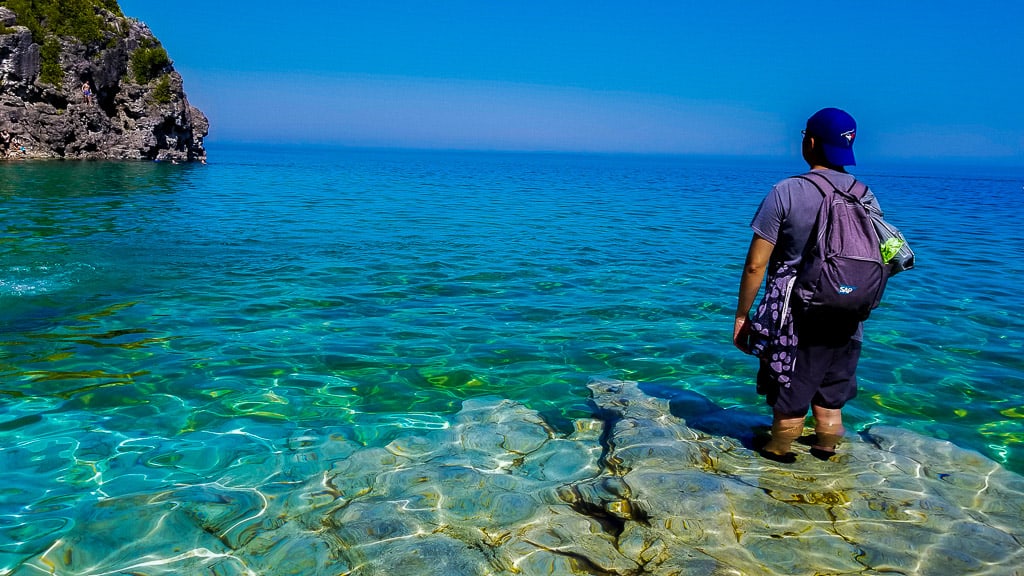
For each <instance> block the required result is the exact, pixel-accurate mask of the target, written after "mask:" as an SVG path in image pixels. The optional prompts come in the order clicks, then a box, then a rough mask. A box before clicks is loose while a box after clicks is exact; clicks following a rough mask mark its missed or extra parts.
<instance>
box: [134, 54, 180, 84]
mask: <svg viewBox="0 0 1024 576" xmlns="http://www.w3.org/2000/svg"><path fill="white" fill-rule="evenodd" d="M131 62H132V75H133V76H134V77H135V81H136V82H138V83H139V84H146V83H148V82H149V81H150V80H152V79H154V78H156V77H157V76H159V75H160V74H162V73H163V72H164V70H165V69H166V68H167V67H168V66H170V65H171V59H170V58H169V57H168V56H167V50H164V49H163V47H162V46H140V47H139V48H136V49H135V51H134V52H132V56H131Z"/></svg>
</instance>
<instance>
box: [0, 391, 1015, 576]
mask: <svg viewBox="0 0 1024 576" xmlns="http://www.w3.org/2000/svg"><path fill="white" fill-rule="evenodd" d="M589 387H590V391H591V395H592V400H593V404H594V406H595V411H594V414H595V417H594V418H593V419H582V420H577V421H576V423H575V430H574V431H573V432H572V433H570V434H567V435H564V434H558V433H556V432H555V431H554V429H553V428H552V427H551V426H549V425H548V423H547V422H545V420H544V419H543V418H542V417H541V416H540V415H539V414H538V413H537V412H535V411H533V410H529V409H527V408H525V407H524V406H523V405H521V404H519V403H516V402H512V401H509V400H503V399H498V398H483V399H473V400H467V401H465V402H464V404H463V406H462V409H461V410H460V411H459V412H458V413H457V414H455V415H454V416H453V417H452V418H451V419H450V420H448V421H446V422H444V423H443V424H442V425H437V426H430V427H427V428H425V429H422V430H410V431H408V433H405V434H402V435H400V436H398V437H396V438H395V439H394V440H392V441H390V443H388V444H387V445H384V446H367V445H365V444H363V443H361V442H359V441H358V440H357V439H356V437H355V436H354V434H352V433H351V431H350V430H345V429H343V428H339V429H337V430H329V431H324V430H317V431H313V430H306V431H301V432H296V433H295V434H293V435H292V437H290V438H288V439H287V440H286V441H284V442H280V443H276V444H274V443H270V444H269V445H268V442H269V441H265V440H263V439H261V438H258V437H254V436H251V435H247V434H245V433H242V432H241V431H234V432H230V431H229V432H226V433H223V434H213V433H210V432H196V433H194V434H195V436H196V437H195V438H194V439H193V440H194V442H196V443H197V445H202V446H203V449H204V450H218V449H221V447H220V444H222V443H226V442H231V443H232V446H233V448H232V450H234V452H232V454H233V455H234V457H239V458H245V459H247V460H248V462H249V463H250V464H253V463H260V462H262V466H263V467H264V468H265V469H266V471H267V472H268V474H267V475H266V476H263V477H259V475H253V476H245V475H237V474H231V473H227V474H224V475H223V476H221V477H217V478H203V477H202V474H201V471H200V472H195V479H194V481H192V482H188V481H187V478H186V476H185V475H184V474H183V475H181V476H179V477H178V479H177V481H176V482H174V483H169V484H168V485H167V486H166V487H164V488H163V489H161V490H159V491H155V492H152V493H141V492H137V491H136V492H130V491H129V492H125V493H123V494H113V491H114V490H113V489H114V487H110V491H111V494H107V495H106V496H103V497H98V498H97V499H96V500H95V502H93V503H92V504H90V505H87V506H79V507H77V508H76V509H75V511H74V513H75V515H76V516H75V519H74V522H73V523H70V524H69V525H68V526H64V527H53V529H52V530H51V532H52V533H54V534H58V533H60V536H59V537H51V539H50V541H46V540H45V539H40V540H39V548H40V552H38V553H36V554H34V555H33V556H32V557H31V558H27V559H26V560H25V561H24V562H23V563H22V564H21V565H20V567H18V568H15V570H14V572H13V573H16V574H37V573H47V574H53V573H55V574H121V573H133V574H199V573H203V574H207V573H210V574H222V575H228V574H353V575H357V574H359V575H367V574H388V575H390V576H397V575H414V574H415V575H419V574H464V575H471V574H494V575H498V574H509V575H511V574H520V575H523V574H526V575H533V574H591V575H639V574H663V575H669V574H766V575H770V574H813V573H828V574H880V573H887V574H999V575H1011V574H1021V568H1020V567H1021V566H1024V546H1022V541H1024V478H1022V477H1021V476H1019V475H1017V474H1014V473H1012V472H1009V471H1007V470H1005V469H1003V468H1002V467H1001V466H1000V465H999V464H997V463H995V462H993V461H991V460H989V459H987V458H985V457H983V456H981V455H980V454H978V453H975V452H971V451H967V450H963V449H960V448H958V447H956V446H954V445H952V444H951V443H948V442H945V441H941V440H935V439H931V438H927V437H923V436H919V435H916V434H914V433H911V432H908V431H904V430H900V429H895V428H888V427H874V428H871V429H869V430H867V431H865V432H863V433H862V434H861V435H860V436H859V437H850V438H849V439H848V440H847V441H846V442H845V443H844V444H843V445H842V446H841V455H840V456H838V457H835V458H834V459H833V461H828V462H821V461H818V460H817V459H814V458H811V457H809V456H808V455H807V454H806V453H801V454H800V455H799V457H798V460H797V462H796V463H795V464H790V465H780V464H776V463H773V462H769V461H766V460H764V459H761V458H759V457H758V456H757V455H756V454H755V453H754V452H753V451H751V450H750V449H749V448H748V447H746V446H744V443H743V442H741V441H740V440H737V439H735V438H732V437H729V436H722V435H717V434H711V433H708V432H706V431H702V430H700V429H698V428H694V427H690V426H688V425H687V422H686V420H684V419H683V418H680V417H678V416H676V415H673V409H672V402H671V399H664V398H658V397H654V396H651V395H648V394H646V393H645V392H644V391H642V390H641V387H640V386H639V385H638V384H637V383H635V382H628V381H617V380H594V381H592V382H591V384H590V385H589ZM240 443H241V444H240ZM242 444H245V446H247V447H240V446H242ZM804 450H806V449H804ZM193 457H194V456H191V455H189V453H188V452H187V451H186V452H178V453H177V454H176V455H168V457H167V459H166V460H165V461H163V465H164V466H166V467H168V468H175V467H181V469H182V470H184V469H185V467H186V465H187V464H190V463H189V462H188V460H189V459H190V458H193ZM195 464H196V463H195V462H192V463H191V465H192V467H193V468H195ZM122 472H123V473H130V472H131V470H127V471H122Z"/></svg>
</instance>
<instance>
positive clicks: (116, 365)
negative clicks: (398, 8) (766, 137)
mask: <svg viewBox="0 0 1024 576" xmlns="http://www.w3.org/2000/svg"><path fill="white" fill-rule="evenodd" d="M800 169H801V166H800V165H799V164H797V163H785V162H781V163H780V162H776V163H772V162H766V161H758V162H740V161H737V160H698V159H680V158H667V157H666V158H661V157H628V156H573V155H543V154H533V155H525V154H524V155H517V154H497V153H495V154H485V153H454V152H398V151H355V150H340V149H313V148H309V149H283V150H282V149H269V148H258V147H224V148H223V149H219V150H218V149H216V148H214V149H212V150H211V164H209V165H206V166H198V165H197V166H171V165H164V164H148V163H147V164H142V163H70V162H67V163H21V164H17V163H16V164H0V197H2V200H3V219H2V224H0V330H2V335H0V402H2V403H0V465H2V466H3V468H4V470H5V473H4V480H3V482H2V483H0V573H3V571H4V570H5V569H10V568H11V567H13V566H16V565H17V564H18V563H19V562H21V561H22V560H23V559H25V558H27V557H30V556H33V555H37V554H39V553H40V552H42V551H44V550H46V549H47V547H48V546H50V545H51V544H52V542H53V541H54V539H55V538H59V537H60V536H61V535H63V534H66V533H68V532H70V531H72V530H74V528H75V524H76V515H75V511H76V510H79V509H80V508H81V507H82V506H85V505H91V504H95V503H97V502H101V501H104V500H105V499H109V498H113V497H131V496H135V495H139V496H144V495H146V494H156V493H159V492H160V491H161V490H165V489H167V488H168V487H169V486H177V487H181V486H196V485H199V484H202V483H204V482H210V481H223V480H224V479H226V478H227V479H230V481H231V483H234V484H236V485H241V484H251V485H255V484H258V483H259V481H260V480H261V479H265V478H267V477H269V476H271V475H273V474H275V473H277V472H279V470H278V468H277V467H279V466H280V464H279V463H277V464H274V463H272V460H273V458H272V455H273V454H274V453H275V452H276V450H277V449H278V447H280V446H281V445H284V444H287V443H289V442H293V441H295V439H296V438H301V437H302V434H303V431H304V430H318V431H337V432H338V433H339V434H345V435H347V436H349V437H352V438H355V439H356V440H358V441H359V442H361V443H363V444H366V445H373V444H378V443H381V444H383V443H386V442H387V441H388V440H389V439H391V438H393V437H394V436H395V435H396V434H398V433H400V432H403V431H407V430H409V429H431V428H436V427H440V426H443V425H444V422H445V416H447V415H449V414H451V413H453V412H454V411H456V410H458V409H459V407H460V405H461V402H462V401H463V400H465V399H467V398H472V397H478V396H500V397H504V398H510V399H514V400H518V401H521V402H523V403H525V404H526V405H527V406H529V407H531V408H534V409H536V410H538V411H540V412H541V413H542V414H543V415H544V416H545V417H546V418H547V419H548V420H549V421H550V422H552V423H554V424H556V425H559V426H562V427H563V428H564V429H566V430H568V429H569V427H570V426H571V421H572V419H574V418H579V417H583V416H585V415H587V414H588V413H589V411H588V405H587V398H588V391H587V388H586V383H587V382H588V380H589V379H591V378H592V377H611V378H621V379H631V380H638V381H640V382H643V383H648V384H654V385H658V386H665V387H670V388H675V389H690V390H693V391H696V392H698V393H700V394H702V395H704V396H706V397H708V398H709V399H711V400H712V401H714V402H715V403H717V404H718V405H720V406H722V407H725V408H728V409H731V410H735V411H742V412H753V413H758V414H762V415H763V416H764V421H765V422H767V417H768V409H767V408H766V407H764V406H763V405H762V403H761V399H760V398H759V397H758V396H757V394H756V393H755V391H754V386H753V382H752V377H753V373H754V370H755V363H754V361H753V360H752V359H751V358H749V357H745V356H743V355H742V354H740V353H739V352H738V351H736V350H735V349H733V348H732V346H731V344H730V343H729V339H730V336H731V332H730V331H731V327H732V318H731V316H732V311H733V308H734V306H735V292H736V284H737V280H738V275H739V269H740V266H741V263H742V258H743V255H744V252H745V248H746V245H747V243H748V241H749V236H750V232H749V229H748V228H747V224H748V222H749V220H750V217H751V216H752V214H753V211H754V209H755V208H756V206H757V204H758V202H759V201H760V199H761V197H762V196H763V194H764V193H765V192H766V191H767V189H768V188H769V187H770V186H771V184H772V183H773V182H775V181H776V180H778V179H780V178H782V177H784V176H787V175H789V174H791V173H795V172H797V171H799V170H800ZM858 174H859V175H860V176H861V177H862V178H863V179H864V180H865V181H867V182H868V183H869V184H870V185H871V186H872V188H873V189H874V190H875V191H876V193H877V194H878V196H879V197H880V199H881V202H882V205H883V207H884V208H885V209H886V211H887V212H888V213H889V215H890V217H891V218H892V220H893V221H894V223H896V224H897V225H899V226H900V227H901V228H902V229H903V230H904V232H905V233H906V235H907V236H908V238H909V239H910V240H911V243H912V245H913V247H914V249H915V250H916V252H917V255H918V262H919V266H918V268H917V269H916V270H914V271H912V272H908V273H906V274H903V275H900V276H897V277H896V278H895V279H893V280H892V282H891V284H890V288H889V290H888V292H887V295H886V300H885V302H884V303H883V305H882V307H881V308H880V309H879V310H878V311H876V312H875V314H874V316H873V317H872V319H871V321H870V323H869V325H868V327H867V343H866V350H865V354H864V358H863V360H862V362H861V366H860V371H859V375H860V380H861V394H860V396H859V397H858V398H857V399H856V400H855V401H854V402H853V403H852V404H851V405H850V406H849V407H848V409H847V411H846V413H847V415H848V416H847V420H848V421H847V424H848V427H849V428H850V429H851V430H853V431H856V430H858V429H863V428H864V427H867V426H870V425H872V424H876V423H884V424H889V425H896V426H900V427H904V428H908V429H911V430H914V431H917V432H919V433H922V434H925V435H929V436H934V437H938V438H943V439H949V440H952V441H954V442H956V443H957V444H959V445H961V446H964V447H967V448H972V449H975V450H978V451H980V452H982V453H984V454H985V455H987V456H989V457H990V458H993V459H995V460H997V461H999V462H1002V463H1003V464H1004V465H1006V466H1007V467H1008V468H1010V469H1012V470H1015V471H1017V472H1024V458H1022V456H1024V450H1022V443H1024V359H1022V355H1021V352H1022V350H1021V348H1022V345H1024V344H1022V343H1024V328H1022V326H1021V322H1020V317H1021V316H1020V310H1021V309H1022V304H1024V296H1022V295H1021V291H1020V289H1019V284H1020V282H1021V280H1022V279H1024V263H1022V261H1021V259H1020V255H1021V254H1024V231H1022V228H1021V227H1020V225H1019V224H1017V223H1016V212H1018V210H1019V208H1018V206H1019V203H1018V200H1019V199H1020V198H1021V194H1022V186H1024V173H1022V172H1021V171H1013V170H1006V169H993V168H989V169H983V168H951V167H934V168H917V169H912V170H908V169H905V168H903V169H896V168H893V169H877V168H876V169H874V170H872V169H871V168H864V169H862V170H860V171H859V172H858ZM747 432H749V431H747ZM744 433H745V431H741V430H738V431H737V435H742V434H744ZM124 514H125V516H124V518H125V519H126V520H125V521H128V520H127V519H129V518H130V514H131V513H130V511H126V512H124Z"/></svg>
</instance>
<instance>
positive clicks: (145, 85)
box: [0, 6, 209, 162]
mask: <svg viewBox="0 0 1024 576" xmlns="http://www.w3.org/2000/svg"><path fill="white" fill-rule="evenodd" d="M95 16H96V17H97V18H98V19H100V20H101V21H102V23H103V27H102V30H103V32H102V36H101V37H99V38H98V39H93V40H87V41H83V40H80V39H78V38H75V37H73V36H68V35H62V36H59V37H57V36H53V35H51V36H48V41H50V42H51V43H52V46H54V47H59V48H58V49H59V59H57V60H55V61H54V62H53V65H54V66H57V65H58V64H59V66H58V67H57V68H56V72H54V73H56V74H58V75H59V76H58V78H59V79H58V80H52V79H51V80H50V81H47V80H46V79H44V74H43V68H44V65H45V64H46V58H45V51H46V49H45V47H44V46H41V45H40V42H41V40H40V39H39V38H37V37H35V36H34V34H33V32H32V30H30V29H29V28H28V27H27V26H23V25H20V22H19V20H20V19H19V16H18V15H17V14H15V13H14V12H13V11H12V10H10V9H9V8H7V7H3V6H0V158H35V159H43V158H60V159H105V160H160V161H171V162H189V161H199V162H202V161H205V159H206V149H205V148H204V146H203V138H204V137H205V136H206V135H207V133H208V131H209V122H208V120H207V118H206V116H205V115H204V114H203V113H202V112H201V111H200V110H199V109H198V108H196V107H194V106H192V105H191V104H190V103H189V101H188V98H187V96H186V95H185V91H184V88H183V83H182V78H181V75H180V74H178V72H176V71H175V70H174V67H173V64H172V63H171V61H170V60H169V59H157V60H155V61H153V62H145V63H146V64H150V63H152V65H153V69H152V70H146V71H145V74H140V73H138V71H137V70H133V66H135V67H138V66H141V65H142V63H144V61H143V60H142V59H139V58H135V59H134V60H133V58H132V56H133V54H135V53H136V52H137V51H139V50H150V51H154V53H157V54H164V55H165V54H166V52H163V48H162V47H161V46H160V42H159V41H158V40H157V39H156V38H155V37H154V36H153V33H152V32H151V31H150V29H149V28H148V27H147V26H146V25H145V24H143V23H142V22H139V21H137V20H133V19H130V18H125V17H123V16H121V15H120V14H115V13H113V12H111V11H109V10H106V9H104V8H101V7H96V8H95ZM43 44H44V45H45V42H44V43H43Z"/></svg>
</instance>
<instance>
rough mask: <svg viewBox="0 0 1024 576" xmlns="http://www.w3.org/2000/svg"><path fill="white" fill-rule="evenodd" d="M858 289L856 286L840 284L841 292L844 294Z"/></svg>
mask: <svg viewBox="0 0 1024 576" xmlns="http://www.w3.org/2000/svg"><path fill="white" fill-rule="evenodd" d="M856 289H857V287H856V286H840V287H839V293H840V294H843V295H846V294H852V293H853V291H854V290H856Z"/></svg>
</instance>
